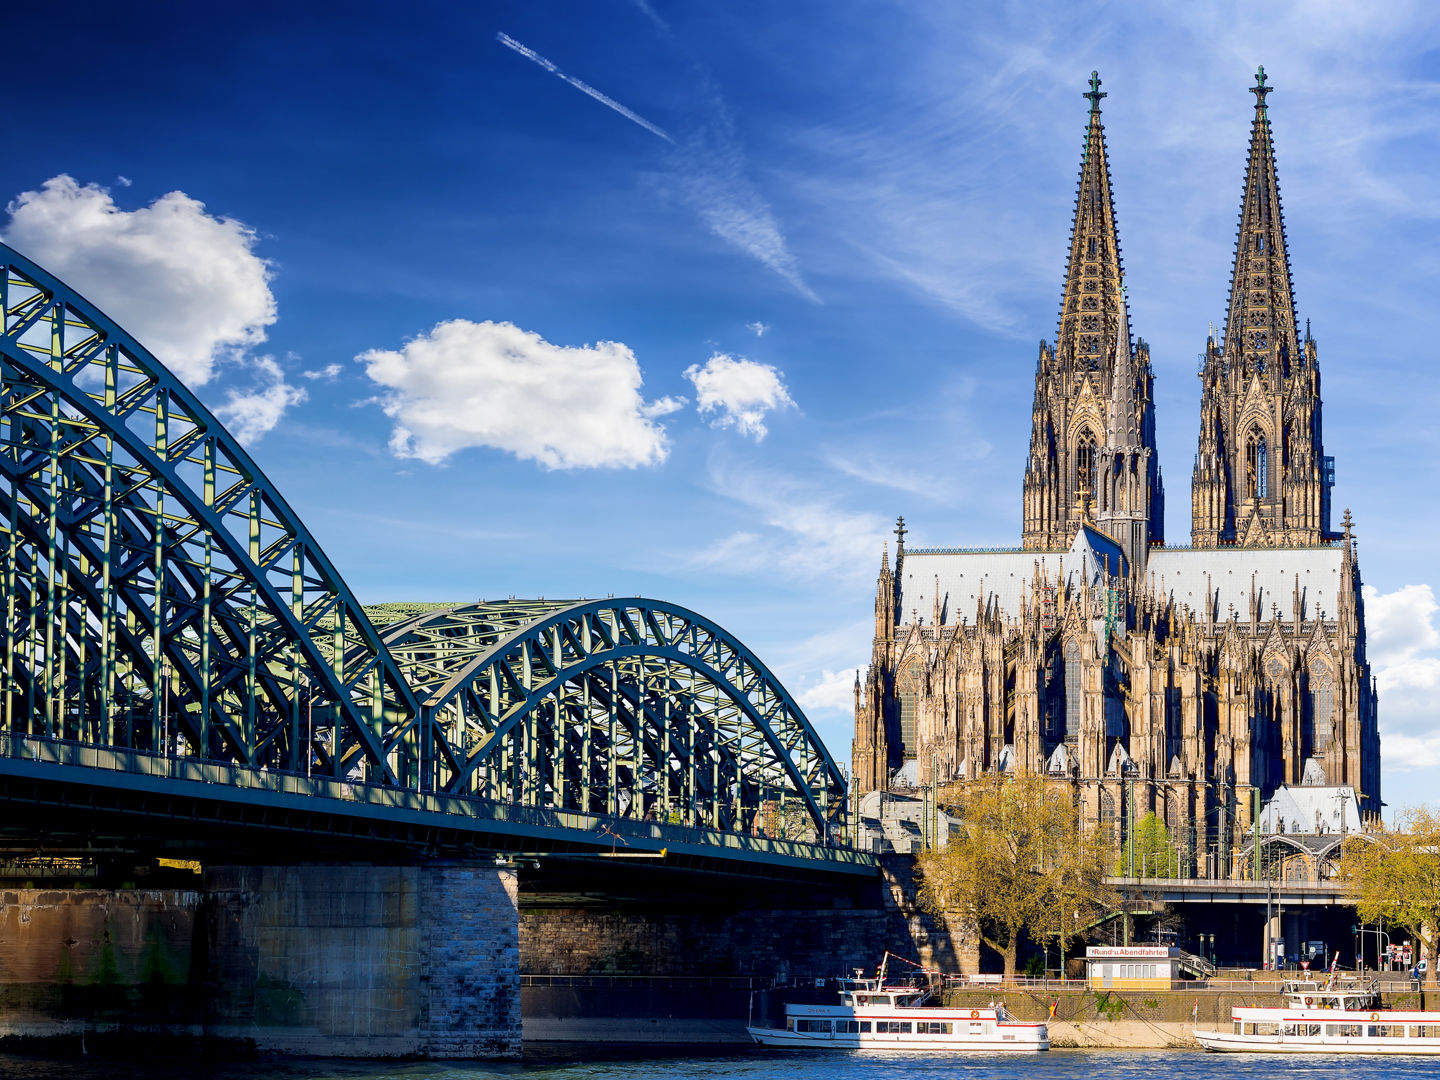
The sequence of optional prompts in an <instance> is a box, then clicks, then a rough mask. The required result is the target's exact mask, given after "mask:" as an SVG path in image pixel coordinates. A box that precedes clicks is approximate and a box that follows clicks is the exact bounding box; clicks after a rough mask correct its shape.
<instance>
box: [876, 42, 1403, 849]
mask: <svg viewBox="0 0 1440 1080" xmlns="http://www.w3.org/2000/svg"><path fill="white" fill-rule="evenodd" d="M1270 91H1271V87H1269V86H1267V85H1266V80H1265V73H1264V69H1263V68H1261V69H1260V72H1259V73H1258V74H1257V76H1256V85H1255V86H1254V87H1252V93H1254V95H1255V115H1254V120H1253V123H1252V125H1251V129H1250V146H1249V161H1248V163H1247V165H1246V170H1245V191H1244V195H1243V197H1242V200H1241V208H1240V225H1239V235H1238V237H1237V239H1236V244H1235V263H1234V270H1233V272H1232V275H1231V279H1230V296H1229V308H1228V311H1227V314H1226V320H1225V330H1224V334H1223V336H1222V337H1221V338H1220V339H1219V340H1216V339H1215V338H1214V337H1213V336H1212V337H1211V338H1210V340H1208V341H1207V342H1206V343H1205V350H1204V356H1203V361H1202V365H1201V370H1200V384H1201V393H1200V416H1199V425H1198V427H1199V438H1198V444H1197V446H1196V453H1195V468H1194V474H1193V477H1192V480H1191V498H1190V504H1191V528H1190V543H1189V546H1174V545H1167V544H1166V543H1165V521H1164V516H1165V515H1164V507H1165V502H1164V500H1165V489H1164V484H1163V482H1162V479H1161V471H1160V462H1159V459H1158V456H1157V454H1156V444H1155V408H1154V398H1153V383H1154V376H1153V372H1152V369H1151V366H1150V350H1149V347H1148V346H1147V345H1146V344H1145V342H1144V340H1143V339H1138V338H1134V337H1132V332H1131V326H1130V316H1129V312H1128V310H1127V302H1126V289H1125V282H1124V277H1123V273H1122V266H1121V259H1120V244H1119V235H1118V232H1117V229H1116V223H1115V210H1114V206H1113V203H1112V193H1111V188H1110V172H1109V166H1108V164H1107V162H1106V156H1105V129H1104V127H1103V125H1102V124H1101V121H1100V115H1101V111H1100V101H1101V99H1102V98H1103V97H1105V95H1104V94H1103V93H1102V92H1101V91H1100V80H1099V77H1098V76H1097V75H1092V77H1091V80H1090V90H1089V92H1088V93H1087V94H1086V95H1085V96H1086V97H1087V98H1089V101H1090V114H1089V128H1088V135H1087V139H1086V146H1085V151H1084V156H1083V158H1082V159H1081V165H1080V185H1079V191H1078V194H1077V197H1076V201H1075V216H1074V224H1073V228H1072V231H1071V235H1070V255H1069V260H1068V262H1067V264H1066V273H1065V289H1064V296H1063V298H1062V301H1061V308H1060V325H1059V330H1058V335H1057V339H1056V340H1055V342H1054V343H1053V344H1052V343H1050V342H1045V341H1042V342H1041V344H1040V354H1039V358H1038V360H1037V362H1036V367H1035V405H1034V409H1033V412H1032V417H1031V432H1030V449H1029V454H1028V456H1027V459H1026V463H1025V477H1024V485H1023V489H1022V491H1023V504H1022V514H1021V518H1022V522H1023V524H1022V533H1021V538H1020V544H1019V546H1017V547H1015V548H1013V549H1001V550H996V549H965V548H907V547H906V546H905V533H906V530H905V526H904V519H903V518H902V519H900V522H899V523H898V525H897V528H896V541H895V553H894V562H893V564H892V562H891V560H890V555H889V551H888V545H887V550H886V551H885V552H884V553H883V554H882V556H881V561H880V576H879V581H878V583H877V587H876V596H875V640H874V647H873V652H872V656H871V661H870V667H869V670H868V672H867V674H866V677H865V679H864V681H863V682H862V681H861V680H860V679H859V677H858V674H857V679H856V685H855V741H854V745H853V748H852V759H851V760H852V763H853V772H854V784H855V787H856V789H857V791H858V792H862V793H863V792H867V791H873V790H877V789H887V788H896V787H900V788H904V787H916V786H930V785H934V784H943V783H949V782H954V781H963V780H966V779H973V778H976V777H978V776H981V775H983V774H985V773H996V772H999V773H1003V772H1006V771H1011V770H1030V771H1036V772H1043V773H1045V774H1047V775H1049V776H1051V777H1054V778H1055V779H1056V781H1057V782H1060V781H1064V782H1068V783H1070V784H1072V785H1074V788H1075V790H1076V795H1077V798H1078V799H1079V800H1080V804H1081V806H1082V809H1083V813H1084V816H1085V820H1086V821H1088V822H1091V823H1095V824H1098V826H1099V827H1101V828H1105V829H1109V830H1112V831H1113V834H1114V836H1115V837H1116V839H1117V840H1120V839H1122V838H1123V836H1124V833H1125V831H1126V829H1127V827H1128V823H1129V822H1132V821H1135V820H1138V819H1139V818H1140V817H1141V816H1143V815H1145V814H1147V813H1150V812H1154V813H1156V814H1157V815H1159V816H1160V817H1161V818H1162V819H1163V820H1164V821H1165V823H1166V825H1167V826H1168V827H1169V830H1170V835H1171V838H1172V840H1173V841H1174V842H1175V843H1176V845H1177V847H1178V848H1179V849H1180V851H1181V853H1182V859H1183V860H1184V861H1185V866H1184V868H1183V873H1185V874H1186V875H1187V876H1188V875H1194V876H1224V875H1225V874H1226V873H1227V869H1226V868H1227V867H1228V866H1229V865H1230V864H1231V862H1232V860H1233V858H1234V855H1235V852H1236V849H1237V845H1238V844H1239V843H1240V842H1241V837H1242V836H1243V835H1244V834H1246V833H1247V832H1249V831H1250V828H1251V826H1252V822H1254V821H1255V820H1257V819H1258V815H1259V812H1260V807H1261V805H1262V803H1263V802H1264V801H1265V800H1267V799H1269V798H1270V797H1271V795H1272V794H1273V793H1274V792H1275V791H1276V789H1277V788H1279V787H1280V786H1281V785H1290V786H1292V787H1295V786H1316V787H1350V788H1352V789H1353V791H1354V794H1355V796H1356V797H1358V800H1359V806H1360V810H1361V813H1362V815H1363V816H1364V817H1365V818H1367V819H1372V820H1373V819H1374V818H1375V817H1377V816H1378V815H1379V812H1380V808H1381V802H1380V738H1379V734H1378V732H1377V729H1376V692H1375V686H1374V681H1373V678H1372V675H1371V672H1370V668H1369V665H1368V664H1367V663H1366V659H1365V612H1364V607H1363V603H1362V600H1361V588H1360V569H1359V564H1358V562H1357V547H1356V541H1355V537H1354V534H1353V531H1352V522H1351V519H1350V515H1349V513H1348V511H1347V512H1346V514H1345V516H1344V520H1343V523H1342V526H1341V528H1340V530H1339V531H1335V530H1334V529H1332V526H1331V521H1330V517H1331V511H1330V491H1331V487H1332V484H1333V481H1334V466H1333V459H1332V458H1329V457H1326V456H1325V451H1324V444H1323V442H1322V439H1321V398H1320V368H1319V361H1318V349H1317V346H1316V342H1315V340H1314V338H1312V337H1311V336H1310V328H1309V323H1308V321H1307V323H1306V324H1305V329H1304V332H1303V335H1302V333H1301V331H1300V326H1299V322H1298V319H1297V317H1296V312H1295V306H1294V301H1293V299H1292V284H1291V278H1290V262H1289V255H1288V253H1287V250H1286V242H1285V225H1284V219H1283V216H1282V213H1281V207H1280V188H1279V182H1278V179H1277V176H1276V166H1275V147H1274V142H1273V137H1272V133H1271V129H1270V117H1269V111H1268V107H1267V103H1266V96H1267V95H1268V94H1269V93H1270Z"/></svg>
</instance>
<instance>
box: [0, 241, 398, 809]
mask: <svg viewBox="0 0 1440 1080" xmlns="http://www.w3.org/2000/svg"><path fill="white" fill-rule="evenodd" d="M0 530H3V531H0V605H3V607H0V620H3V641H0V725H3V729H4V730H5V731H7V732H10V733H13V734H34V735H43V736H49V737H54V738H67V739H76V740H80V741H84V742H87V743H91V744H94V745H110V746H117V747H128V748H135V749H142V750H150V751H153V752H157V753H166V754H176V753H179V754H185V755H193V756H196V757H201V758H209V759H214V760H228V761H233V762H235V763H238V764H242V765H248V766H252V767H262V766H263V767H268V768H276V769H283V770H287V771H293V772H301V773H304V772H311V773H312V774H313V773H316V772H318V773H322V774H326V775H332V776H363V777H364V778H366V779H370V780H374V781H377V782H381V783H390V784H400V785H406V784H412V783H415V782H417V781H418V776H419V763H420V761H421V760H422V759H423V756H424V749H423V745H422V743H423V739H422V738H421V728H420V726H419V720H420V717H419V708H418V705H417V703H416V700H415V696H414V694H413V693H412V692H411V690H410V687H409V686H408V685H407V684H406V682H405V680H404V678H403V677H402V676H401V675H400V673H399V671H398V669H397V668H396V666H395V664H394V662H393V661H392V660H391V658H390V657H389V654H388V653H387V652H386V651H385V648H384V646H383V645H382V644H381V643H380V639H379V635H378V634H377V633H376V631H375V630H374V628H373V627H372V626H371V625H370V622H369V620H368V619H367V618H366V617H365V614H364V612H363V611H362V610H361V607H360V604H359V603H358V601H357V600H356V599H355V598H354V596H353V595H352V594H351V593H350V591H349V589H348V588H346V586H345V584H344V582H343V581H342V580H341V578H340V576H339V574H338V573H337V572H336V570H335V568H334V567H333V566H332V565H331V564H330V562H329V560H328V559H327V558H326V557H325V555H324V553H323V552H322V551H321V550H320V548H319V546H318V545H317V544H316V543H315V541H314V540H313V538H312V537H311V536H310V534H309V533H308V532H307V531H306V530H305V528H304V526H303V525H302V524H301V523H300V521H299V519H298V518H297V517H296V515H295V514H294V513H293V512H292V511H291V509H290V507H289V506H288V505H287V504H286V503H285V501H284V499H282V498H281V497H280V495H279V493H278V492H276V491H275V489H274V487H273V486H272V485H271V484H270V482H269V481H268V480H267V479H266V478H265V476H264V474H263V473H261V471H260V469H259V468H258V467H257V466H256V465H255V463H254V462H253V461H252V460H251V459H250V457H249V455H248V454H246V453H245V451H244V450H243V449H241V447H240V446H239V445H238V444H237V443H236V441H235V440H234V438H233V437H231V436H230V434H229V433H228V432H226V431H225V429H224V428H223V427H222V426H221V425H220V424H219V422H218V421H217V420H216V419H215V418H214V417H213V416H212V415H211V414H210V413H209V411H208V410H207V409H206V408H205V407H204V406H203V405H201V404H200V402H199V401H198V400H197V399H196V398H195V397H194V395H193V394H191V393H190V392H189V391H188V390H187V389H186V388H185V387H184V386H183V385H182V384H181V383H180V382H179V380H177V379H176V378H175V376H174V375H173V374H171V373H170V372H169V371H168V370H166V369H165V367H164V366H163V365H161V364H160V363H159V362H158V361H157V360H156V359H155V358H154V357H153V356H151V355H150V354H149V353H148V352H147V351H146V350H145V349H144V348H142V347H141V346H140V345H139V343H138V342H136V341H135V340H134V339H133V338H131V337H130V336H129V335H128V334H127V333H125V331H124V330H122V329H121V328H120V327H118V326H117V325H115V324H114V323H113V322H112V321H110V320H109V319H107V318H106V317H105V316H104V315H103V314H101V313H100V312H99V311H98V310H96V309H95V308H94V307H93V306H92V305H91V304H89V303H88V302H87V301H85V300H84V299H83V298H82V297H80V296H79V295H78V294H76V293H75V292H74V291H73V290H72V289H70V288H68V287H67V286H66V285H65V284H64V283H63V282H60V281H58V280H56V279H55V278H54V277H52V276H51V275H49V274H47V273H46V272H45V271H44V270H42V269H41V268H39V267H38V266H36V265H35V264H34V263H32V262H30V261H29V260H27V259H25V258H24V257H22V256H21V255H19V254H17V253H16V252H14V251H11V250H10V249H9V248H6V247H4V246H0Z"/></svg>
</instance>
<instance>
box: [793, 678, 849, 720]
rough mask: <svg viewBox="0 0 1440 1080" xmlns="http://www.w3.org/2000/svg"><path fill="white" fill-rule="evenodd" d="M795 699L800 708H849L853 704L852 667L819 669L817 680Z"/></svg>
mask: <svg viewBox="0 0 1440 1080" xmlns="http://www.w3.org/2000/svg"><path fill="white" fill-rule="evenodd" d="M796 700H797V701H799V702H800V707H801V708H802V709H817V710H818V709H830V710H842V711H843V710H846V709H851V708H853V707H854V705H855V672H854V670H853V669H852V670H850V671H830V670H828V669H826V670H824V671H821V672H820V679H819V681H818V682H816V683H815V685H814V686H812V687H810V688H809V689H807V690H802V691H800V695H799V697H797V698H796Z"/></svg>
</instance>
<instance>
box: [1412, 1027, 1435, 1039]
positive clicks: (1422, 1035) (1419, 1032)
mask: <svg viewBox="0 0 1440 1080" xmlns="http://www.w3.org/2000/svg"><path fill="white" fill-rule="evenodd" d="M1410 1037H1411V1038H1413V1039H1440V1024H1411V1025H1410Z"/></svg>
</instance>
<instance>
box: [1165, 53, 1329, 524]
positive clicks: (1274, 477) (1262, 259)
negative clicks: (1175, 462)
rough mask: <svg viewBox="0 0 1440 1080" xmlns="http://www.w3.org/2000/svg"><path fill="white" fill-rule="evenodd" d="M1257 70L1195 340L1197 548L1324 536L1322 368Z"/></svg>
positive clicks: (1326, 493)
mask: <svg viewBox="0 0 1440 1080" xmlns="http://www.w3.org/2000/svg"><path fill="white" fill-rule="evenodd" d="M1270 91H1271V87H1269V86H1266V85H1265V69H1264V68H1263V67H1262V68H1261V69H1260V70H1259V72H1258V73H1257V74H1256V77H1255V85H1254V86H1253V87H1251V92H1252V93H1253V94H1254V95H1255V120H1254V123H1253V124H1252V126H1251V129H1250V160H1249V163H1248V164H1247V165H1246V167H1245V194H1244V197H1243V199H1242V201H1241V204H1240V230H1239V235H1238V237H1237V238H1236V241H1235V268H1234V270H1233V271H1232V273H1231V277H1230V307H1229V310H1228V312H1227V313H1226V316H1225V336H1224V339H1223V341H1221V342H1220V343H1218V344H1217V343H1216V341H1215V339H1214V338H1213V337H1212V338H1211V339H1210V340H1209V341H1207V342H1206V345H1205V361H1204V366H1203V368H1202V369H1201V371H1200V381H1201V399H1200V442H1199V448H1198V451H1197V453H1196V456H1195V478H1194V484H1193V486H1192V489H1191V500H1192V504H1191V511H1192V519H1191V520H1192V524H1191V531H1190V535H1191V542H1192V543H1193V544H1194V545H1195V546H1196V547H1216V546H1219V545H1221V544H1239V545H1241V546H1244V547H1259V546H1271V545H1281V546H1291V545H1306V544H1318V543H1321V542H1322V541H1324V540H1327V539H1334V537H1333V535H1332V534H1331V533H1330V488H1331V485H1332V483H1333V482H1334V478H1333V469H1332V465H1331V461H1330V459H1328V458H1326V457H1325V454H1324V448H1323V446H1322V444H1321V439H1320V368H1319V366H1318V364H1317V361H1316V349H1315V342H1314V340H1313V339H1311V337H1310V332H1309V328H1308V325H1307V328H1306V332H1305V337H1304V339H1303V340H1302V339H1301V338H1300V336H1299V330H1298V323H1297V320H1296V316H1295V300H1294V295H1293V285H1292V282H1291V278H1290V257H1289V253H1288V252H1287V250H1286V246H1285V220H1284V217H1283V215H1282V213H1281V209H1280V185H1279V181H1278V179H1277V177H1276V172H1275V144H1274V140H1273V138H1272V136H1271V132H1270V117H1269V113H1268V110H1267V108H1266V105H1265V96H1266V95H1267V94H1269V93H1270Z"/></svg>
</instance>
